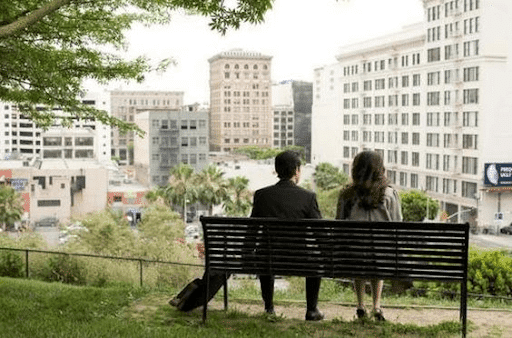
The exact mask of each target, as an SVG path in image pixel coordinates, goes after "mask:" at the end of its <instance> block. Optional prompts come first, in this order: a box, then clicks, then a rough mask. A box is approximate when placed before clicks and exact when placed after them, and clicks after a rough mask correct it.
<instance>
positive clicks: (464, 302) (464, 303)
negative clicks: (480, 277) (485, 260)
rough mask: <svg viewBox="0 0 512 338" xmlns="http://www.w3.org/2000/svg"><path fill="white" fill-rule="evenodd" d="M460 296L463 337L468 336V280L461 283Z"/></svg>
mask: <svg viewBox="0 0 512 338" xmlns="http://www.w3.org/2000/svg"><path fill="white" fill-rule="evenodd" d="M460 297H461V299H460V320H461V322H462V337H463V338H466V332H467V319H468V282H467V281H466V280H465V281H463V282H462V283H461V288H460Z"/></svg>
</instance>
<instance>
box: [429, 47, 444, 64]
mask: <svg viewBox="0 0 512 338" xmlns="http://www.w3.org/2000/svg"><path fill="white" fill-rule="evenodd" d="M440 60H441V48H440V47H437V48H431V49H429V50H428V51H427V61H428V62H436V61H440Z"/></svg>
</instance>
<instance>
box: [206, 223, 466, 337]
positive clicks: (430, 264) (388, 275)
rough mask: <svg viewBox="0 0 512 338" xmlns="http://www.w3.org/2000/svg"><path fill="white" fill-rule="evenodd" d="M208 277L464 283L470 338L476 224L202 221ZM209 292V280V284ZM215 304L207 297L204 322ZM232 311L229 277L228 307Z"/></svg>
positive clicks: (462, 311)
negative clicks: (471, 265)
mask: <svg viewBox="0 0 512 338" xmlns="http://www.w3.org/2000/svg"><path fill="white" fill-rule="evenodd" d="M201 223H202V227H203V236H204V245H205V276H210V275H211V274H226V276H228V275H231V274H251V275H269V274H271V275H278V276H302V277H326V278H356V277H360V278H365V279H370V278H376V279H383V280H399V281H417V280H424V281H442V282H457V283H460V286H461V288H460V290H461V299H460V320H461V323H462V336H463V337H465V335H466V321H467V268H468V243H469V224H467V223H466V224H456V223H419V222H361V221H348V220H319V219H302V220H282V219H274V218H228V217H204V216H203V217H201ZM206 289H207V292H206V293H205V295H206V294H208V290H209V278H208V277H207V278H206ZM207 306H208V302H207V299H206V297H205V299H204V306H203V322H206V316H207ZM227 307H228V299H227V278H226V282H225V283H224V308H225V309H227Z"/></svg>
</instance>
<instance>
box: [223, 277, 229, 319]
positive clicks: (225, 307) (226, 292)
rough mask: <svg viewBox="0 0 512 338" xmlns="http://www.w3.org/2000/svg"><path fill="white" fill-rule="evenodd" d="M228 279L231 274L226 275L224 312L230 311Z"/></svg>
mask: <svg viewBox="0 0 512 338" xmlns="http://www.w3.org/2000/svg"><path fill="white" fill-rule="evenodd" d="M228 278H229V274H227V273H226V274H225V275H224V310H225V311H227V310H228Z"/></svg>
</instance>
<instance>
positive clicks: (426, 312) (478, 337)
mask: <svg viewBox="0 0 512 338" xmlns="http://www.w3.org/2000/svg"><path fill="white" fill-rule="evenodd" d="M223 306H224V305H223V303H222V302H221V301H218V300H214V301H212V302H211V304H210V306H209V307H211V308H212V309H219V310H220V309H223ZM229 308H230V309H236V310H238V311H241V312H245V313H249V314H259V313H262V312H263V305H262V304H252V303H251V302H250V303H246V302H238V301H234V300H233V301H230V304H229ZM319 308H320V309H321V311H322V312H324V313H325V320H333V319H335V318H336V319H342V320H345V321H350V320H353V319H354V318H355V308H354V307H353V306H347V305H344V304H334V303H326V302H322V303H320V304H319ZM275 310H276V313H277V315H282V316H283V317H285V318H294V319H304V316H305V312H306V310H305V305H304V304H300V303H298V304H296V303H290V304H287V303H286V304H278V305H277V306H276V307H275ZM195 311H199V310H195ZM384 315H385V317H386V320H388V321H391V322H395V323H410V324H416V325H420V326H428V325H432V324H439V323H440V322H443V321H457V320H459V310H458V309H447V308H425V307H408V308H392V307H384ZM468 320H469V321H470V322H471V323H472V324H470V327H471V328H472V330H471V332H470V333H468V337H474V338H483V337H492V338H499V337H503V338H508V337H512V311H510V312H509V311H495V310H481V309H478V310H476V309H469V310H468Z"/></svg>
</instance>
